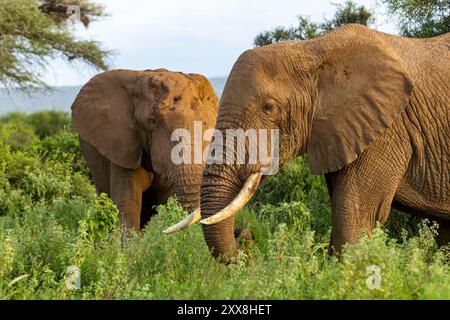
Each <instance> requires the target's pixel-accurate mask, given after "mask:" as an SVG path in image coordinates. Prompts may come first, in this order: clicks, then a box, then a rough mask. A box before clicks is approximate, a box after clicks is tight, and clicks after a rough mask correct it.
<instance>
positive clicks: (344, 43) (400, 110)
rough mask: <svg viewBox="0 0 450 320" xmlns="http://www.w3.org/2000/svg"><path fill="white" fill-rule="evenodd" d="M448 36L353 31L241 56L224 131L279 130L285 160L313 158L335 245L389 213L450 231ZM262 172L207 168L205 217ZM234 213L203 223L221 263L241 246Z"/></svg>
mask: <svg viewBox="0 0 450 320" xmlns="http://www.w3.org/2000/svg"><path fill="white" fill-rule="evenodd" d="M449 48H450V34H446V35H442V36H439V37H435V38H431V39H408V38H402V37H398V36H392V35H388V34H384V33H380V32H376V31H373V30H370V29H368V28H366V27H363V26H359V25H348V26H346V27H344V28H341V29H338V30H335V31H333V32H330V33H329V34H327V35H325V36H322V37H319V38H315V39H312V40H308V41H295V42H285V43H279V44H273V45H268V46H264V47H261V48H257V49H253V50H248V51H246V52H244V53H243V54H242V55H241V56H240V57H239V59H238V60H237V62H236V63H235V65H234V67H233V70H232V72H231V74H230V77H229V78H228V81H227V84H226V86H225V89H224V92H223V95H222V98H221V101H220V106H219V113H218V117H217V123H216V128H217V129H219V130H222V131H223V130H225V129H228V128H230V129H236V128H243V129H244V130H245V129H248V128H255V129H256V128H267V129H269V128H278V129H279V130H280V138H281V139H280V140H281V145H280V157H281V159H282V160H283V162H285V161H286V160H288V159H292V158H294V157H296V156H299V155H301V154H305V153H306V154H307V155H308V159H309V164H310V167H311V169H312V171H313V172H314V173H316V174H325V177H326V180H327V183H328V188H329V192H330V195H331V203H332V236H331V246H330V247H331V248H334V249H335V250H338V251H339V250H341V248H342V246H343V245H344V244H346V243H350V244H353V243H355V242H357V240H358V237H359V234H360V231H361V230H362V229H366V230H367V231H368V233H369V235H370V233H371V230H372V229H373V228H374V226H375V224H376V221H380V222H382V223H384V222H385V221H386V220H387V218H388V215H389V212H390V209H391V206H394V207H397V208H400V209H402V210H404V211H406V212H409V213H411V214H416V215H421V216H426V217H429V218H432V219H435V220H438V222H439V223H440V224H441V230H440V233H441V236H440V238H439V239H438V240H439V241H440V242H441V243H445V242H448V241H449V237H448V236H449V235H450V232H449V231H450V228H449V226H450V160H449V158H450V124H449V123H450V109H449V108H450V99H449V94H450V93H449V83H450V50H449ZM259 170H260V165H248V164H247V165H208V166H206V167H205V171H204V173H203V183H202V188H201V214H202V218H203V219H205V218H208V217H210V216H211V215H214V214H215V213H217V212H218V211H219V210H221V209H222V208H224V207H225V206H227V205H228V204H229V203H230V202H231V201H232V200H233V199H234V198H235V197H236V195H237V194H238V193H239V192H240V189H241V188H242V185H243V183H244V181H246V179H247V177H249V175H250V174H251V173H254V172H258V171H259ZM233 228H234V217H231V218H228V219H226V220H223V221H221V222H219V223H217V224H212V225H204V226H203V231H204V236H205V240H206V242H207V244H208V246H209V248H210V250H211V251H212V254H213V255H214V256H216V257H217V256H221V257H222V258H224V259H225V261H228V260H230V258H232V257H233V256H234V255H235V254H236V252H237V250H238V248H239V247H238V245H237V243H236V241H235V238H234V236H233Z"/></svg>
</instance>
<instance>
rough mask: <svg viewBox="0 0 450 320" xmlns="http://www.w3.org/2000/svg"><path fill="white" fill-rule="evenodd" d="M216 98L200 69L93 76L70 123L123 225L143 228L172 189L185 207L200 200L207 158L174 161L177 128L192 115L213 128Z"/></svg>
mask: <svg viewBox="0 0 450 320" xmlns="http://www.w3.org/2000/svg"><path fill="white" fill-rule="evenodd" d="M217 108H218V100H217V97H216V95H215V93H214V90H213V88H212V86H211V84H210V83H209V81H208V80H207V79H206V78H205V77H204V76H202V75H199V74H184V73H181V72H170V71H168V70H165V69H158V70H144V71H132V70H112V71H107V72H104V73H101V74H98V75H96V76H95V77H93V78H92V79H91V80H90V81H89V82H88V83H87V84H86V85H84V86H83V88H82V89H81V91H80V92H79V94H78V96H77V97H76V100H75V102H74V103H73V105H72V125H73V128H74V129H75V131H77V132H78V134H79V136H80V145H81V149H82V152H83V154H84V156H85V158H86V161H87V165H88V167H89V169H90V171H91V173H92V176H93V180H94V184H95V187H96V190H97V192H98V193H100V192H104V193H106V194H108V195H110V197H111V199H112V200H113V202H114V203H115V204H116V205H117V207H118V209H119V216H120V222H121V225H122V226H123V227H124V228H125V229H126V230H139V229H140V228H141V227H143V226H144V225H145V223H146V222H147V221H148V219H149V217H150V215H151V214H152V213H154V211H153V210H152V208H153V206H154V205H157V204H160V203H164V202H165V201H166V200H167V199H168V197H169V196H171V195H172V194H175V196H176V197H177V199H178V200H179V201H180V203H181V204H182V205H183V206H184V208H185V209H186V210H193V209H194V208H196V207H198V206H199V201H200V200H199V198H200V185H201V180H202V172H203V162H202V161H200V162H197V163H195V162H193V163H192V164H189V163H186V164H184V163H183V164H175V163H174V162H173V161H172V160H171V151H172V147H173V146H174V145H175V144H176V143H178V142H177V141H172V139H171V135H172V132H173V131H174V130H175V129H179V128H182V129H187V130H188V131H189V132H192V131H193V129H194V121H201V122H200V126H201V127H204V128H214V124H215V120H216V116H217Z"/></svg>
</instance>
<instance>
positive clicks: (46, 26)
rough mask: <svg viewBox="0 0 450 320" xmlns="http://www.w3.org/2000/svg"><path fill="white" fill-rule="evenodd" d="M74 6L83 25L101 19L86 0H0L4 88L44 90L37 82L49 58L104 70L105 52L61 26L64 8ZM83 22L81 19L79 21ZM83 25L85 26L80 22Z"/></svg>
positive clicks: (0, 73)
mask: <svg viewBox="0 0 450 320" xmlns="http://www.w3.org/2000/svg"><path fill="white" fill-rule="evenodd" d="M70 4H72V5H78V6H79V7H80V9H81V12H82V18H84V21H83V22H86V21H87V22H88V21H89V20H90V19H92V18H96V17H102V16H104V15H105V14H104V9H103V8H102V7H101V6H99V5H95V4H92V3H91V2H89V1H87V0H79V1H70V3H69V2H68V1H66V0H56V1H36V0H2V2H1V5H0V61H2V64H1V65H0V83H1V84H3V85H6V86H16V85H17V86H19V87H20V88H22V89H29V88H30V87H46V86H45V83H44V82H43V81H42V80H41V76H42V74H41V73H39V72H37V71H44V70H45V67H46V66H47V65H48V62H49V60H50V59H49V58H54V57H56V56H63V57H65V58H67V60H68V61H75V60H81V61H83V62H85V63H87V64H88V65H90V66H92V67H95V68H99V69H106V68H107V64H106V62H105V59H106V57H107V56H108V54H109V53H108V52H107V51H105V50H103V49H102V48H101V47H100V44H99V43H98V42H95V41H92V40H77V39H76V36H75V34H74V33H73V31H71V29H70V28H67V27H65V24H66V21H67V18H68V17H69V15H68V14H67V7H68V6H69V5H70ZM82 20H83V19H82ZM84 24H85V26H87V23H84Z"/></svg>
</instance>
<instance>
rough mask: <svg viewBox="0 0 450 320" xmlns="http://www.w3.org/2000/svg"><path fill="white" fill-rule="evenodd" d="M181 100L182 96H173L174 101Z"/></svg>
mask: <svg viewBox="0 0 450 320" xmlns="http://www.w3.org/2000/svg"><path fill="white" fill-rule="evenodd" d="M180 100H181V96H176V97H174V98H173V102H178V101H180Z"/></svg>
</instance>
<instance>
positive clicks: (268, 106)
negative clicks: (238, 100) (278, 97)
mask: <svg viewBox="0 0 450 320" xmlns="http://www.w3.org/2000/svg"><path fill="white" fill-rule="evenodd" d="M261 108H262V110H263V111H264V112H270V111H272V109H273V103H272V102H269V101H266V102H264V103H263V105H262V106H261Z"/></svg>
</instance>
